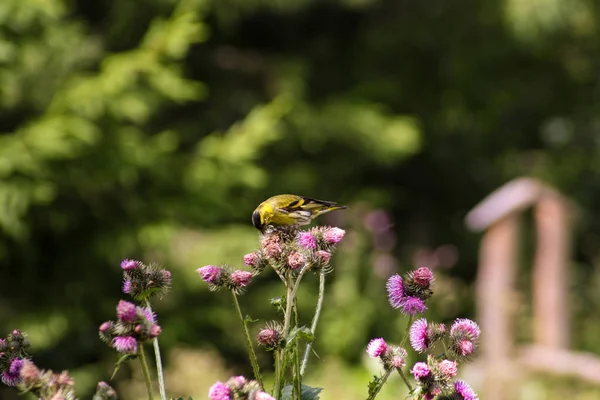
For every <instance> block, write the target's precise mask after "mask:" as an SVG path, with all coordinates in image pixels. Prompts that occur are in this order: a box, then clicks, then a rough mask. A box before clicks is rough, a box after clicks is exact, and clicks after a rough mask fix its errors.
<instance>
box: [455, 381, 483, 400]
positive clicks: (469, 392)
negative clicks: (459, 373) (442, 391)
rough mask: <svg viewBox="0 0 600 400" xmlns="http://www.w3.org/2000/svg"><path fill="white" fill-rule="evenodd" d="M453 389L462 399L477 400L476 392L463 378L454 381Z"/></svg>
mask: <svg viewBox="0 0 600 400" xmlns="http://www.w3.org/2000/svg"><path fill="white" fill-rule="evenodd" d="M454 391H455V393H456V394H457V395H459V396H460V398H461V399H462V400H478V399H479V397H477V393H475V391H474V390H473V389H472V388H471V386H469V384H468V383H467V382H465V381H463V380H460V379H459V380H457V381H456V382H454Z"/></svg>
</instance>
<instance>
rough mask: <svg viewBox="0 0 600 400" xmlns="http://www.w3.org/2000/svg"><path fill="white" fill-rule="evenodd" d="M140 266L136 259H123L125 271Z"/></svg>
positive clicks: (122, 264) (122, 263)
mask: <svg viewBox="0 0 600 400" xmlns="http://www.w3.org/2000/svg"><path fill="white" fill-rule="evenodd" d="M137 267H138V262H137V261H135V260H127V259H125V260H123V261H121V268H123V269H124V270H125V271H131V270H132V269H135V268H137Z"/></svg>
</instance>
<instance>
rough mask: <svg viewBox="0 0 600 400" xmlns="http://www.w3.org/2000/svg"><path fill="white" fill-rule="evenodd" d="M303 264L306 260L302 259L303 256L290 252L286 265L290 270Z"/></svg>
mask: <svg viewBox="0 0 600 400" xmlns="http://www.w3.org/2000/svg"><path fill="white" fill-rule="evenodd" d="M305 262H306V260H305V259H304V256H303V255H302V254H301V253H298V252H297V251H292V252H291V253H290V255H289V256H288V258H287V264H288V265H289V266H290V268H291V269H298V268H300V267H302V266H304V263H305Z"/></svg>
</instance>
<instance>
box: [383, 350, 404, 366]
mask: <svg viewBox="0 0 600 400" xmlns="http://www.w3.org/2000/svg"><path fill="white" fill-rule="evenodd" d="M406 356H407V353H406V350H404V349H403V348H401V347H398V346H389V349H388V350H387V351H386V352H385V354H383V355H382V356H381V359H382V361H383V365H384V366H385V369H386V370H387V369H391V368H403V367H404V365H405V363H406Z"/></svg>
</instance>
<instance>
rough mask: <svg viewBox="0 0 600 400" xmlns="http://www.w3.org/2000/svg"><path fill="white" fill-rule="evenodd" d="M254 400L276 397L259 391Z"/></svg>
mask: <svg viewBox="0 0 600 400" xmlns="http://www.w3.org/2000/svg"><path fill="white" fill-rule="evenodd" d="M254 400H275V397H273V396H271V395H270V394H268V393H265V392H258V393H256V396H255V397H254Z"/></svg>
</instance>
